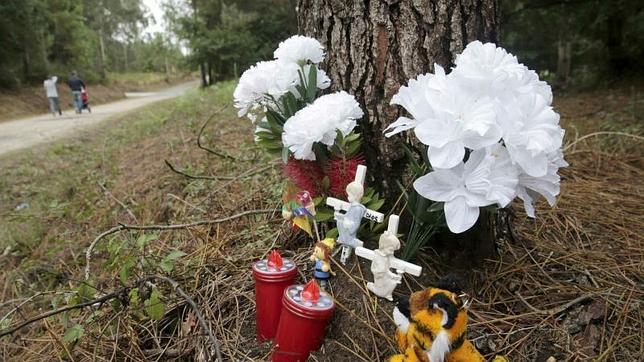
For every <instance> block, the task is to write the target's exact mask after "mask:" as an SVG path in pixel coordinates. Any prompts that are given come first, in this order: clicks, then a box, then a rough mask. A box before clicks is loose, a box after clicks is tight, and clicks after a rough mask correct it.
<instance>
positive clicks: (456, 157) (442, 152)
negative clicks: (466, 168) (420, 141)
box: [427, 142, 465, 168]
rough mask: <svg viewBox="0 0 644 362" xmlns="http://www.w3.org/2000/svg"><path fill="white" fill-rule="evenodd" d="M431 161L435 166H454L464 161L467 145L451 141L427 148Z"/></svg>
mask: <svg viewBox="0 0 644 362" xmlns="http://www.w3.org/2000/svg"><path fill="white" fill-rule="evenodd" d="M427 153H428V156H429V162H430V163H431V164H432V167H434V168H452V167H454V166H456V165H458V164H460V163H462V162H463V157H465V145H463V143H459V142H451V143H448V144H446V145H444V146H443V147H432V146H429V147H428V148H427Z"/></svg>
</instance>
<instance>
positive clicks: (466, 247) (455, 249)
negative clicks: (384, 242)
mask: <svg viewBox="0 0 644 362" xmlns="http://www.w3.org/2000/svg"><path fill="white" fill-rule="evenodd" d="M511 215H512V214H511V210H510V211H507V210H505V209H502V210H499V211H498V212H494V211H490V210H486V209H482V210H481V215H480V216H479V219H478V221H477V222H476V224H475V225H474V226H473V227H472V228H471V229H469V230H467V231H466V232H464V233H461V234H453V233H451V232H449V231H446V232H443V233H440V234H437V235H436V236H435V237H434V238H433V239H432V240H431V241H430V242H429V243H428V244H427V246H429V247H430V248H432V249H434V250H436V251H437V252H438V254H439V256H440V257H441V259H443V262H444V263H446V264H449V265H450V266H453V267H455V268H459V269H463V268H472V267H477V266H481V265H482V264H483V263H484V262H485V261H486V260H489V259H496V257H497V256H498V248H497V241H498V240H500V239H501V238H506V237H509V238H513V234H512V231H511V229H510V224H509V221H510V217H509V216H511Z"/></svg>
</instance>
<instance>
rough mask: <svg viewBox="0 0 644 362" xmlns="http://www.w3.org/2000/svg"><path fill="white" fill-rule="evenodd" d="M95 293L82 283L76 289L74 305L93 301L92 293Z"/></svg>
mask: <svg viewBox="0 0 644 362" xmlns="http://www.w3.org/2000/svg"><path fill="white" fill-rule="evenodd" d="M95 292H96V291H95V290H94V288H92V287H90V286H89V285H88V284H87V283H82V284H81V285H80V286H79V287H78V289H76V298H75V300H74V302H75V303H84V302H87V301H90V300H92V299H94V293H95Z"/></svg>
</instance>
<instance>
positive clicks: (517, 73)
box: [452, 40, 527, 97]
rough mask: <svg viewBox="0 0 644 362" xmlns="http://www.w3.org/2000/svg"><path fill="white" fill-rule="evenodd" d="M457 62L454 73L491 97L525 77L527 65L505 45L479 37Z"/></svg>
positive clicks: (457, 58)
mask: <svg viewBox="0 0 644 362" xmlns="http://www.w3.org/2000/svg"><path fill="white" fill-rule="evenodd" d="M454 63H455V64H456V67H455V68H454V70H453V71H452V73H453V75H454V76H455V77H457V78H461V80H462V81H463V83H464V84H465V85H467V86H468V87H470V89H472V90H473V91H475V92H476V93H478V94H485V95H488V96H490V97H496V96H497V94H498V93H499V92H501V93H502V92H505V91H507V87H508V85H510V84H512V83H516V82H517V81H518V80H519V79H521V78H523V76H524V73H525V72H526V69H527V68H526V67H525V66H523V64H520V63H519V61H518V60H517V57H515V56H514V55H512V54H510V53H508V52H507V51H506V50H505V49H503V48H500V47H497V46H496V45H495V44H494V43H485V44H483V43H481V42H480V41H478V40H476V41H473V42H471V43H469V44H467V46H466V47H465V49H464V50H463V53H461V54H459V55H458V56H456V60H455V61H454Z"/></svg>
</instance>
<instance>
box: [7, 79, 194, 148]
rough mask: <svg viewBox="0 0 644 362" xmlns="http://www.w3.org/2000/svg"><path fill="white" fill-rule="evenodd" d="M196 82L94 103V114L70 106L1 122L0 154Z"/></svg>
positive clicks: (170, 94) (175, 92) (176, 92)
mask: <svg viewBox="0 0 644 362" xmlns="http://www.w3.org/2000/svg"><path fill="white" fill-rule="evenodd" d="M197 85H198V81H192V82H187V83H183V84H179V85H176V86H173V87H170V88H166V89H163V90H160V91H158V92H154V93H149V92H146V93H138V94H137V93H128V97H131V98H128V99H125V100H122V101H118V102H113V103H108V104H103V105H98V106H95V107H92V113H91V114H88V113H87V111H85V112H84V113H83V114H80V115H78V114H75V113H74V110H73V109H68V110H65V111H63V116H62V117H54V116H52V115H51V114H50V113H48V114H45V115H40V116H35V117H29V118H23V119H17V120H13V121H9V122H4V123H0V155H3V154H6V153H8V152H11V151H15V150H19V149H23V148H28V147H32V146H35V145H37V144H41V143H45V142H53V141H56V140H58V139H60V138H62V137H65V136H69V135H72V134H74V133H75V132H77V131H79V130H81V129H84V128H87V127H90V126H92V125H96V124H98V123H100V122H102V121H104V120H106V119H108V118H110V117H112V116H115V115H117V114H120V113H124V112H127V111H131V110H133V109H136V108H139V107H142V106H145V105H148V104H150V103H154V102H158V101H161V100H164V99H169V98H174V97H177V96H180V95H182V94H183V93H185V92H186V91H188V90H190V89H193V88H196V87H197ZM90 102H91V99H90Z"/></svg>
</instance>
